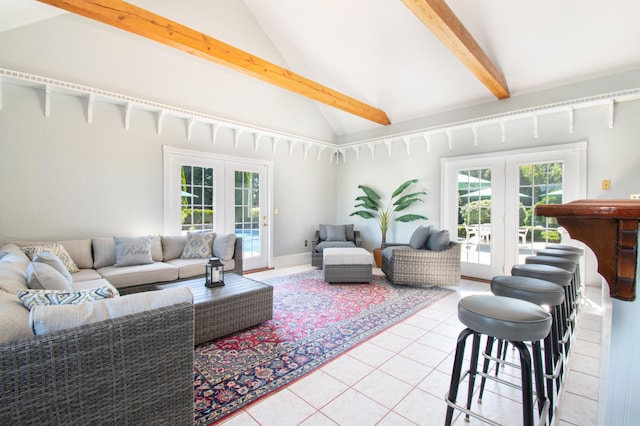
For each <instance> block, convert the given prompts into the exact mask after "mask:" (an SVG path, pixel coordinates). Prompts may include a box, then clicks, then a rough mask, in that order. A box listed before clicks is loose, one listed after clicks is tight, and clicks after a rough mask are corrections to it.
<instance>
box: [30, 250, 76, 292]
mask: <svg viewBox="0 0 640 426" xmlns="http://www.w3.org/2000/svg"><path fill="white" fill-rule="evenodd" d="M33 261H34V263H44V264H46V265H49V266H51V267H52V268H53V269H55V270H56V271H58V272H60V273H61V274H62V276H63V277H64V278H65V279H66V280H67V281H69V284H73V278H71V274H70V273H69V271H68V270H67V268H66V267H65V266H64V263H62V261H61V260H60V258H59V257H58V256H56V255H55V254H53V253H49V252H46V251H41V252H38V253H37V254H36V256H35V257H34V258H33Z"/></svg>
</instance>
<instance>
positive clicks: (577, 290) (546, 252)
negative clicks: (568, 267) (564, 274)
mask: <svg viewBox="0 0 640 426" xmlns="http://www.w3.org/2000/svg"><path fill="white" fill-rule="evenodd" d="M555 247H556V248H552V247H549V246H547V248H545V249H542V250H538V251H536V255H538V256H552V257H561V258H563V259H569V260H571V261H573V262H575V264H576V268H575V270H574V273H573V281H572V283H571V285H572V291H573V293H574V294H575V302H576V308H579V307H580V299H581V298H582V282H581V278H580V258H581V257H582V255H583V254H584V250H583V249H581V248H578V247H573V246H569V245H565V244H558V245H556V246H555ZM557 247H565V248H562V249H561V248H557Z"/></svg>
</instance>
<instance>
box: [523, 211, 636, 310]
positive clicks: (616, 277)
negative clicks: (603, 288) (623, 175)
mask: <svg viewBox="0 0 640 426" xmlns="http://www.w3.org/2000/svg"><path fill="white" fill-rule="evenodd" d="M535 214H536V215H538V216H547V217H555V218H556V219H557V221H558V224H559V225H561V226H563V227H565V228H566V229H567V231H568V232H569V234H570V235H571V238H573V239H576V240H580V241H582V242H583V243H585V244H586V245H587V246H589V247H590V248H591V250H593V252H594V253H595V255H596V257H597V259H598V272H599V273H600V274H601V275H602V276H603V277H604V278H605V280H607V283H608V284H609V295H610V296H611V297H613V298H616V299H620V300H626V301H632V300H635V298H636V272H637V269H638V224H640V200H577V201H572V202H570V203H566V204H540V205H537V206H536V207H535Z"/></svg>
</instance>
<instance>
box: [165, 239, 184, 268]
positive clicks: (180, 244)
mask: <svg viewBox="0 0 640 426" xmlns="http://www.w3.org/2000/svg"><path fill="white" fill-rule="evenodd" d="M186 244H187V236H186V235H163V236H162V260H163V261H164V262H166V261H167V260H171V259H179V258H180V256H182V252H183V251H184V246H185V245H186Z"/></svg>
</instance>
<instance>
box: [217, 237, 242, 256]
mask: <svg viewBox="0 0 640 426" xmlns="http://www.w3.org/2000/svg"><path fill="white" fill-rule="evenodd" d="M235 248H236V234H218V235H216V237H215V238H214V240H213V255H214V256H215V257H217V258H219V259H222V260H231V259H233V252H234V250H235Z"/></svg>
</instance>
